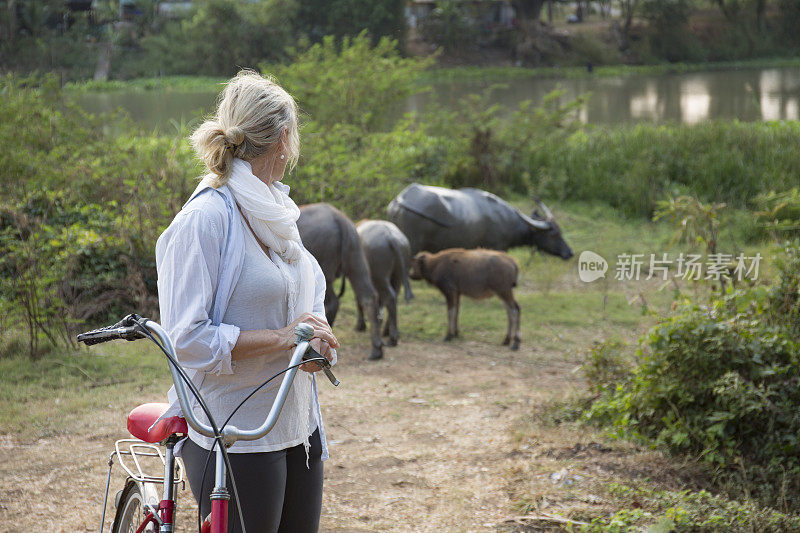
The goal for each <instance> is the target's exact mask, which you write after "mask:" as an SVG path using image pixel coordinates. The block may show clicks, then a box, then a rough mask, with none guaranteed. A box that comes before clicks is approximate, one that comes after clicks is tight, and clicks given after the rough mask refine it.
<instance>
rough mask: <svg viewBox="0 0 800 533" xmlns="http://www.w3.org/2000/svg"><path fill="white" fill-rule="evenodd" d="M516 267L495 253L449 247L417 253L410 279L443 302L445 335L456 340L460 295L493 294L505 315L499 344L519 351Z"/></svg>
mask: <svg viewBox="0 0 800 533" xmlns="http://www.w3.org/2000/svg"><path fill="white" fill-rule="evenodd" d="M518 273H519V267H518V266H517V263H516V262H515V261H514V260H513V259H512V258H511V256H509V255H508V254H506V253H503V252H498V251H495V250H483V249H480V248H479V249H477V250H464V249H463V248H451V249H449V250H442V251H441V252H439V253H436V254H431V253H429V252H420V253H418V254H417V255H416V256H414V260H413V261H412V263H411V273H410V274H409V277H410V278H411V279H424V280H425V281H427V282H428V283H430V284H431V285H433V286H435V287H436V288H438V289H439V290H440V291H442V294H444V297H445V298H446V299H447V317H448V324H447V336H446V337H445V338H444V340H446V341H449V340H450V339H452V338H453V337H458V306H459V300H460V298H461V295H462V294H464V295H466V296H469V297H471V298H477V299H481V298H488V297H490V296H492V295H493V294H496V295H497V296H499V297H500V299H501V300H503V304H505V308H506V313H507V314H508V330H507V331H506V338H505V339H504V340H503V344H509V343H511V349H512V350H516V349H518V348H519V316H520V312H519V304H517V302H516V300H515V299H514V293H513V289H514V287H516V286H517V275H518ZM512 335H513V336H512Z"/></svg>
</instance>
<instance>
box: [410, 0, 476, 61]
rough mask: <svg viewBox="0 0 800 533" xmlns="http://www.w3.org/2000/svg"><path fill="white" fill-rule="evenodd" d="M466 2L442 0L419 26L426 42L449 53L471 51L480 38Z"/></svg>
mask: <svg viewBox="0 0 800 533" xmlns="http://www.w3.org/2000/svg"><path fill="white" fill-rule="evenodd" d="M473 20H474V19H473V17H472V16H471V13H470V10H469V9H468V6H467V4H466V3H465V2H459V1H457V0H441V1H439V2H436V7H435V8H434V9H433V11H431V12H430V13H429V14H428V15H427V16H426V17H425V18H424V19H422V21H421V22H420V24H419V32H420V35H421V36H422V38H423V39H425V41H427V42H429V43H432V44H435V45H437V46H440V47H441V48H442V49H443V50H445V51H447V52H455V51H459V50H461V51H463V50H464V49H465V48H466V49H471V48H473V47H474V45H475V41H476V39H477V37H478V28H477V27H476V25H475V23H474V22H473Z"/></svg>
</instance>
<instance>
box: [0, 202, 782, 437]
mask: <svg viewBox="0 0 800 533" xmlns="http://www.w3.org/2000/svg"><path fill="white" fill-rule="evenodd" d="M515 203H516V205H518V206H519V207H520V208H521V209H523V210H524V211H526V212H527V211H529V210H530V208H531V205H530V202H529V201H525V200H521V201H518V202H515ZM550 208H551V209H552V210H553V211H554V213H555V215H556V217H557V219H558V220H559V222H560V224H561V227H562V229H563V231H564V235H565V237H566V239H567V241H568V242H569V243H570V245H571V246H572V248H573V250H574V251H575V254H576V257H575V258H573V259H571V260H570V261H566V262H565V261H562V260H561V259H558V258H555V257H552V256H545V255H543V254H538V253H537V254H533V255H532V254H531V252H530V251H529V250H527V249H524V248H519V249H515V250H512V251H511V252H510V253H511V255H512V256H513V257H514V258H515V259H516V260H517V262H518V263H519V264H520V266H521V274H520V279H519V285H518V288H517V289H516V291H515V294H516V297H517V299H518V301H519V304H520V306H521V310H522V316H521V320H522V322H521V338H522V345H521V350H526V351H527V353H533V354H534V355H535V358H544V357H549V356H552V354H553V353H558V354H559V357H566V358H567V359H568V360H573V361H575V362H578V361H579V360H580V358H581V356H582V354H583V353H585V351H586V350H587V349H588V348H589V346H590V345H591V343H592V342H593V341H595V340H600V339H605V338H608V337H615V338H622V339H627V340H633V339H635V338H636V337H637V336H638V335H640V334H641V333H642V332H643V330H644V329H645V328H647V327H648V326H649V325H650V324H652V323H653V321H654V317H653V314H654V313H655V314H665V313H669V312H670V306H671V304H672V299H673V290H672V287H671V286H669V287H666V288H662V287H661V284H659V283H654V282H645V281H640V282H629V283H627V284H623V283H620V282H617V281H615V280H614V279H613V275H614V274H613V263H614V262H615V258H616V255H617V254H619V253H623V252H637V253H647V254H649V253H659V252H661V251H667V248H666V246H667V244H668V242H669V239H670V236H671V234H672V230H671V229H670V228H669V227H668V226H667V225H665V224H663V223H652V222H646V221H642V219H627V218H625V217H623V216H621V215H619V214H618V213H616V212H615V211H614V210H613V209H611V208H609V207H608V206H606V205H602V204H598V203H591V202H590V203H586V202H570V203H558V204H556V203H553V202H551V205H550ZM729 244H730V242H728V241H725V235H723V240H722V241H721V242H720V249H721V250H724V249H726V246H728V245H729ZM586 249H590V250H592V251H595V252H597V253H599V254H601V255H602V256H603V257H605V258H606V259H607V260H608V261H609V263H610V265H609V272H608V273H607V278H606V280H598V281H596V282H593V283H588V284H587V283H583V282H581V281H579V279H578V274H577V256H578V254H580V252H581V251H583V250H586ZM753 249H754V250H755V249H759V250H761V251H762V253H764V254H765V256H768V255H769V253H768V248H767V247H766V246H765V245H753ZM677 251H678V249H674V252H675V253H677ZM412 286H413V290H414V293H415V295H416V299H415V300H412V301H411V303H409V304H405V303H400V305H399V309H398V312H399V327H400V332H401V342H402V339H403V338H408V339H414V340H417V341H423V342H430V343H434V344H438V343H440V342H441V341H442V339H443V337H444V335H445V332H446V328H447V310H446V306H445V302H444V298H443V296H442V295H441V294H440V293H439V291H438V290H437V289H435V288H433V287H432V286H430V285H428V284H427V283H425V282H422V281H415V282H412ZM337 288H338V285H337ZM682 288H683V290H687V291H689V290H696V289H694V288H692V287H691V286H688V285H686V286H684V287H682ZM699 290H705V289H703V287H702V286H701V288H700V289H699ZM643 303H646V306H644V305H643ZM506 321H507V319H506V313H505V310H504V308H503V306H502V303H501V302H500V300H499V299H498V298H495V297H493V298H490V299H487V300H481V301H475V300H471V299H469V298H462V302H461V314H460V320H459V327H460V332H461V337H460V338H459V339H457V340H455V341H454V343H462V344H468V343H471V342H477V343H483V344H487V345H495V346H497V348H498V357H505V354H506V353H508V352H507V348H505V347H502V346H501V345H500V342H501V341H502V339H503V337H504V335H505V329H506V324H507V322H506ZM354 325H355V305H354V300H353V292H352V289H348V290H347V293H346V294H345V296H344V298H343V300H342V307H341V310H340V314H339V317H338V318H337V323H336V334H337V336H338V337H339V339H340V341H341V342H342V344H343V345H344V346H345V347H348V346H353V345H362V344H364V343H365V342H367V341H366V336H365V335H364V334H363V333H355V332H354V331H353V326H354ZM6 345H7V348H8V347H11V348H13V349H5V350H3V351H2V352H3V353H5V354H8V353H9V352H14V351H15V350H16V351H17V352H18V353H17V354H14V353H12V354H11V355H5V356H2V357H0V375H1V376H2V380H0V433H12V434H15V435H17V436H18V437H19V438H21V439H23V440H27V439H31V438H40V437H46V436H50V435H55V434H59V433H63V432H69V431H73V430H74V427H75V425H76V424H78V425H80V423H81V421H82V420H84V419H86V418H87V417H91V415H92V413H93V412H96V411H98V410H103V409H106V408H108V407H109V406H112V407H115V406H119V405H128V404H134V403H136V402H144V401H155V400H158V399H161V400H162V401H163V396H164V392H165V391H166V389H167V388H168V385H169V374H168V371H167V366H166V361H165V360H164V359H163V357H162V356H161V355H160V354H159V353H158V352H157V351H156V349H155V348H154V347H152V346H151V345H149V344H148V343H145V342H136V343H121V342H117V343H109V344H104V345H101V346H97V347H93V348H90V349H81V350H78V351H76V352H66V351H63V352H58V353H51V354H48V355H45V356H44V357H43V358H42V359H41V360H39V361H30V360H29V359H28V358H27V356H25V355H24V354H23V353H19V352H24V351H25V348H26V347H25V346H24V344H21V343H17V344H13V343H11V344H9V342H8V339H6ZM346 349H349V348H346Z"/></svg>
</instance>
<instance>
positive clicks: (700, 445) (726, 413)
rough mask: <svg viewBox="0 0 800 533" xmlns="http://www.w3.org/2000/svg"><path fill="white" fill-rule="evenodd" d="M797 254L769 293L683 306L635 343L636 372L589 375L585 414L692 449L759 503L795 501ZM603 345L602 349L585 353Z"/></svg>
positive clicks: (799, 424)
mask: <svg viewBox="0 0 800 533" xmlns="http://www.w3.org/2000/svg"><path fill="white" fill-rule="evenodd" d="M797 253H798V249H797V248H796V247H790V248H789V249H788V250H787V253H786V254H785V256H784V259H783V262H782V263H781V265H782V266H781V270H780V280H779V281H778V283H777V284H776V285H775V286H773V287H772V289H771V290H769V291H766V290H764V289H763V287H762V288H759V287H757V288H754V289H750V290H748V291H747V292H729V293H728V294H727V295H726V296H724V297H722V298H719V299H715V300H712V301H711V302H710V303H709V304H708V305H697V304H693V303H690V302H685V303H684V304H683V306H682V307H681V308H680V309H679V311H678V313H677V314H676V315H675V316H673V317H671V318H666V319H662V320H661V321H660V323H659V324H658V325H656V326H655V327H654V328H653V329H652V330H651V331H650V333H649V334H648V335H647V336H646V337H644V338H643V339H642V340H641V346H640V348H639V349H638V350H637V353H636V366H635V368H634V369H633V370H632V372H631V373H630V374H629V376H628V377H626V378H625V379H621V380H619V381H618V383H617V384H616V385H615V386H609V380H608V379H607V378H604V374H600V373H597V372H595V373H591V372H590V373H589V374H588V375H589V376H590V380H591V381H592V383H593V385H592V387H593V389H594V390H596V391H598V392H599V393H600V394H601V398H600V399H598V400H597V401H595V402H594V403H593V404H592V406H591V407H590V408H589V409H588V410H587V412H586V413H585V418H586V419H587V420H591V421H595V422H599V423H602V424H608V425H611V426H613V427H614V428H615V431H616V433H617V434H618V435H621V436H628V437H634V438H639V439H644V440H647V441H649V442H652V443H654V444H655V445H660V446H664V447H666V448H667V449H669V450H671V451H673V452H680V453H690V454H693V455H697V456H699V457H700V458H701V459H702V460H703V461H705V462H707V463H708V464H709V465H711V466H712V467H713V468H714V469H716V472H717V473H718V474H719V479H720V480H726V479H728V480H730V479H734V478H735V479H740V481H745V482H746V483H747V484H746V485H745V490H747V488H749V489H750V491H751V492H752V493H753V494H754V495H755V496H757V497H760V498H763V500H764V501H766V502H768V503H774V502H775V501H776V499H777V498H778V497H785V498H786V500H787V502H788V505H790V506H791V507H792V508H794V509H796V508H798V507H800V478H799V477H798V476H799V475H800V459H798V457H799V455H798V453H799V452H800V439H799V438H798V435H800V415H798V412H800V410H799V409H798V408H800V386H798V385H799V384H800V345H798V338H800V336H799V335H798V329H797V326H798V321H797V316H798V312H797V286H798V272H799V270H798V265H800V262H799V261H798V259H797ZM609 351H612V352H613V351H614V347H613V346H608V345H606V346H601V347H600V348H598V349H596V350H595V353H594V355H593V359H594V360H595V361H596V360H604V359H608V356H607V355H606V354H607V352H609ZM589 368H591V365H590V366H589ZM787 489H788V495H786V496H784V495H782V494H781V491H783V490H787Z"/></svg>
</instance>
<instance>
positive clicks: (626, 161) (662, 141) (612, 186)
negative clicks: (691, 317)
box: [528, 121, 800, 217]
mask: <svg viewBox="0 0 800 533" xmlns="http://www.w3.org/2000/svg"><path fill="white" fill-rule="evenodd" d="M798 146H800V123H798V122H766V123H742V122H738V121H732V122H709V123H703V124H697V125H692V126H687V125H663V126H655V125H637V126H635V127H625V126H622V127H598V128H592V129H586V130H582V131H578V132H576V133H574V134H573V135H571V136H570V137H569V138H567V139H566V140H565V141H564V140H561V141H559V142H555V143H553V142H551V143H547V144H546V145H545V146H544V147H543V149H540V150H537V151H536V152H532V153H531V154H530V157H529V159H528V164H529V167H530V169H531V173H532V175H533V176H534V178H533V185H534V187H535V188H536V189H537V190H538V192H539V194H542V195H546V196H550V197H555V198H562V199H566V198H569V199H572V200H600V201H603V202H607V203H608V204H610V205H612V206H614V207H617V208H619V209H620V210H621V211H622V212H624V213H625V214H627V215H631V216H645V217H649V216H651V215H652V213H653V209H654V207H655V202H656V201H658V200H659V199H662V198H664V196H665V195H667V194H670V193H672V194H674V193H681V194H687V193H688V194H693V195H696V196H698V197H699V198H701V199H704V200H707V201H711V200H714V201H718V202H719V201H721V202H726V203H728V204H729V205H731V206H735V207H752V205H751V204H752V202H753V200H754V198H755V196H756V195H758V194H760V193H763V192H765V191H768V190H775V191H783V190H787V189H789V188H791V187H792V186H793V185H794V184H796V183H797V177H798V176H800V156H799V155H798Z"/></svg>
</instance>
